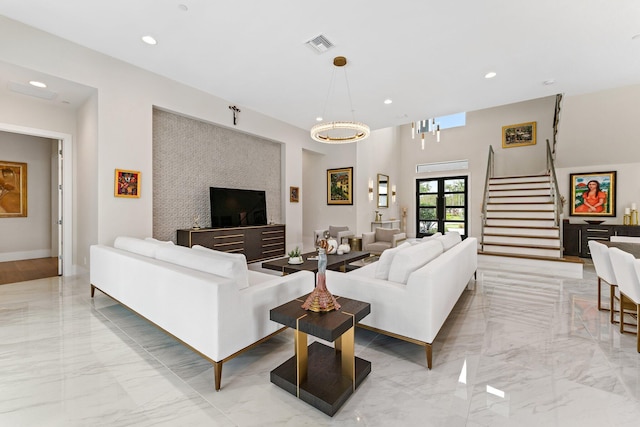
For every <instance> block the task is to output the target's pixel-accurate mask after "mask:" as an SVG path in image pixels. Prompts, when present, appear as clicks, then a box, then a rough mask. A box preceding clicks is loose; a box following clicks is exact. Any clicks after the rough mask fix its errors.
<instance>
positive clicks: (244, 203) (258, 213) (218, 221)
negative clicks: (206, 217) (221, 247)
mask: <svg viewBox="0 0 640 427" xmlns="http://www.w3.org/2000/svg"><path fill="white" fill-rule="evenodd" d="M209 198H210V200H211V227H212V228H216V227H241V226H247V225H267V198H266V194H265V192H264V191H262V190H240V189H237V188H219V187H209Z"/></svg>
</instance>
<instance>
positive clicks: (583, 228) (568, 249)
mask: <svg viewBox="0 0 640 427" xmlns="http://www.w3.org/2000/svg"><path fill="white" fill-rule="evenodd" d="M611 236H640V226H634V225H616V224H611V225H608V224H600V225H592V224H571V223H569V222H567V221H565V222H564V223H563V224H562V241H563V244H564V254H565V255H569V256H579V257H582V258H591V253H590V252H589V241H590V240H599V241H609V240H610V239H611Z"/></svg>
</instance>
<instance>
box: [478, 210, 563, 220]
mask: <svg viewBox="0 0 640 427" xmlns="http://www.w3.org/2000/svg"><path fill="white" fill-rule="evenodd" d="M486 217H487V219H503V218H511V219H554V218H555V213H554V212H553V211H514V210H508V211H507V210H490V211H487V213H486Z"/></svg>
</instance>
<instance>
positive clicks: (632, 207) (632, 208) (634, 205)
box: [631, 203, 636, 211]
mask: <svg viewBox="0 0 640 427" xmlns="http://www.w3.org/2000/svg"><path fill="white" fill-rule="evenodd" d="M631 210H632V211H635V210H636V204H635V203H631Z"/></svg>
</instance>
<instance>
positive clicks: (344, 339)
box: [269, 295, 371, 416]
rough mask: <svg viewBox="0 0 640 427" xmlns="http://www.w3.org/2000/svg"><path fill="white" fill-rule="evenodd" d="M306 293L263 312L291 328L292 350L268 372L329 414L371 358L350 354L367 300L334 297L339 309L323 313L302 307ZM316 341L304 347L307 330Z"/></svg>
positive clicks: (280, 384) (360, 377)
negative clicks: (325, 342)
mask: <svg viewBox="0 0 640 427" xmlns="http://www.w3.org/2000/svg"><path fill="white" fill-rule="evenodd" d="M306 298H307V295H304V296H301V297H300V298H297V299H295V300H293V301H289V302H288V303H286V304H283V305H281V306H279V307H276V308H274V309H271V310H270V312H269V317H270V319H271V320H273V321H274V322H278V323H281V324H283V325H285V326H288V327H290V328H292V329H293V330H294V331H295V341H294V350H295V355H294V356H293V357H291V358H289V359H288V360H287V361H286V362H284V363H283V364H281V365H280V366H278V367H277V368H276V369H274V370H273V371H271V382H272V383H274V384H275V385H277V386H278V387H280V388H282V389H284V390H286V391H288V392H289V393H291V394H293V395H294V396H297V397H298V398H299V399H301V400H303V401H304V402H306V403H308V404H309V405H311V406H313V407H315V408H317V409H319V410H321V411H322V412H324V413H325V414H327V415H329V416H333V415H334V414H335V413H336V412H337V411H338V409H340V407H341V406H342V405H343V404H344V403H345V402H346V401H347V399H348V398H349V396H350V395H351V394H353V393H354V392H355V390H356V388H357V387H358V386H359V385H360V384H361V383H362V381H364V379H365V378H366V377H367V375H369V373H370V372H371V362H369V361H368V360H364V359H361V358H359V357H355V355H354V347H355V332H354V331H355V326H356V323H358V322H359V321H360V320H362V319H363V318H364V317H365V316H366V315H368V314H369V313H370V312H371V305H370V304H369V303H367V302H362V301H357V300H353V299H350V298H344V297H339V296H336V299H337V300H338V302H340V305H341V306H342V308H341V309H340V310H334V311H330V312H326V313H315V312H313V311H306V310H304V309H303V308H302V307H301V305H302V303H304V301H305V299H306ZM308 334H311V335H313V336H316V337H318V338H320V339H323V340H325V341H331V342H335V346H334V347H329V346H327V345H325V344H322V343H320V342H318V341H316V342H314V343H312V344H311V345H309V346H308V347H307V335H308Z"/></svg>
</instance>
